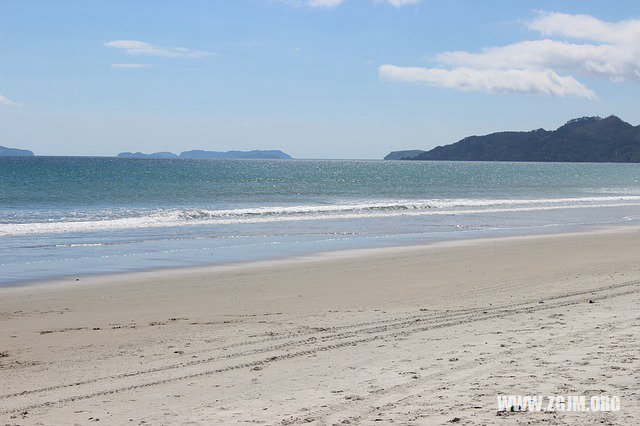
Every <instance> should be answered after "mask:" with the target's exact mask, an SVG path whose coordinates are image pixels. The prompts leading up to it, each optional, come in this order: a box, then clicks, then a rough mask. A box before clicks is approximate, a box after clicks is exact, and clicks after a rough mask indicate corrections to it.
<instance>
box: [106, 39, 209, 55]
mask: <svg viewBox="0 0 640 426" xmlns="http://www.w3.org/2000/svg"><path fill="white" fill-rule="evenodd" d="M104 45H105V46H108V47H114V48H116V49H121V50H122V51H123V52H124V53H126V54H127V55H132V56H163V57H171V58H175V57H185V58H203V57H205V56H212V55H215V53H212V52H204V51H202V50H192V49H187V48H185V47H160V46H155V45H153V44H150V43H146V42H144V41H138V40H113V41H109V42H106V43H105V44H104Z"/></svg>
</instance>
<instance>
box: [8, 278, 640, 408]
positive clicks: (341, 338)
mask: <svg viewBox="0 0 640 426" xmlns="http://www.w3.org/2000/svg"><path fill="white" fill-rule="evenodd" d="M626 288H630V289H626ZM625 289H626V290H625ZM611 290H624V291H618V292H614V293H611ZM603 292H607V293H608V294H604V295H601V296H599V297H598V293H603ZM637 292H640V284H639V282H638V281H634V282H627V283H620V284H614V285H609V286H605V287H599V288H596V289H589V290H584V291H577V292H570V293H565V294H564V295H558V296H553V297H551V298H549V299H540V300H538V301H537V302H528V303H519V304H512V305H505V306H501V307H497V308H488V309H482V308H477V309H474V310H472V311H470V312H462V313H456V314H454V315H449V316H448V317H447V316H446V314H443V315H442V316H441V317H439V318H435V319H434V317H433V315H429V319H431V321H429V320H428V319H427V318H422V319H421V318H419V317H421V316H419V315H418V316H414V317H410V318H412V319H409V320H407V319H402V320H401V321H396V322H390V323H388V324H383V325H378V326H373V327H368V328H357V327H358V325H353V326H352V327H356V328H354V329H353V330H351V331H346V332H342V333H336V334H330V335H328V336H325V337H322V338H317V337H312V338H307V339H303V340H299V341H295V342H287V343H284V344H281V345H274V346H269V347H266V348H257V349H255V350H252V351H246V352H239V353H234V354H229V355H224V356H220V357H211V358H208V359H204V360H198V361H193V362H191V363H180V364H176V365H170V366H162V367H157V368H155V369H150V370H146V371H137V372H132V373H124V374H121V375H115V376H109V377H108V378H101V379H92V380H88V381H85V382H81V383H79V384H70V385H60V386H53V387H48V388H42V389H36V390H31V391H23V392H19V393H14V394H8V395H5V396H3V399H4V400H11V399H12V398H18V397H25V396H33V395H34V394H36V393H42V392H47V391H52V390H57V389H61V388H71V387H78V386H82V385H86V384H95V383H96V382H98V381H100V380H107V379H109V380H123V379H131V378H133V377H136V376H139V375H142V374H151V373H158V372H166V371H168V370H179V369H185V368H188V367H193V366H199V365H204V364H207V363H210V362H214V361H219V360H224V359H232V358H238V357H243V356H250V355H258V354H269V353H273V352H276V354H274V355H271V356H268V357H265V358H260V359H257V360H254V361H247V362H241V363H238V364H233V365H229V366H226V367H221V368H214V369H208V370H204V371H197V372H193V373H189V374H181V375H178V376H175V377H169V378H164V379H157V380H151V381H148V382H146V383H136V384H132V385H128V386H119V387H114V388H111V389H105V390H100V391H95V392H90V393H80V394H78V395H72V396H68V397H64V398H58V399H55V398H52V400H49V401H42V402H37V403H31V404H27V405H22V406H20V407H15V408H11V409H8V410H4V411H2V414H9V413H14V412H18V411H25V410H30V409H35V408H42V407H48V406H52V405H59V404H64V403H69V402H74V401H78V400H84V399H90V398H95V397H99V396H105V395H112V394H117V393H121V392H127V391H134V390H138V389H143V388H148V387H151V386H158V385H164V384H168V383H172V382H176V381H180V380H188V379H195V378H199V377H205V376H208V375H212V374H219V373H223V372H229V371H233V370H238V369H243V368H252V367H257V366H264V365H267V364H270V363H273V362H277V361H282V360H287V359H292V358H299V357H303V356H308V355H312V354H315V353H319V352H326V351H332V350H336V349H340V348H344V347H348V346H355V345H358V344H363V343H368V342H372V341H375V340H380V339H383V338H397V337H404V336H408V335H411V334H415V333H419V332H423V331H429V330H435V329H439V328H443V327H451V326H456V325H460V324H466V323H470V322H475V321H483V320H488V319H494V318H503V317H507V316H510V315H517V314H523V313H531V312H536V311H540V310H548V309H554V308H558V307H563V306H569V305H573V304H577V303H584V302H585V301H584V300H583V299H580V298H579V297H580V296H584V295H586V294H590V295H591V297H590V298H591V299H597V300H604V299H608V298H611V297H619V296H622V295H626V294H631V293H637ZM576 297H578V300H563V299H572V298H576ZM548 300H554V301H555V302H554V303H540V302H546V301H548ZM425 316H426V315H425ZM415 317H418V318H415ZM422 317H424V316H422ZM456 317H459V318H456ZM363 334H364V335H367V336H366V337H359V336H362V335H363ZM336 340H337V341H338V342H336V343H330V344H324V345H323V343H328V342H332V341H336ZM308 345H315V346H314V347H312V348H309V349H303V350H299V351H294V352H285V353H279V354H278V353H277V351H280V350H283V349H286V348H296V347H300V346H302V347H305V346H308Z"/></svg>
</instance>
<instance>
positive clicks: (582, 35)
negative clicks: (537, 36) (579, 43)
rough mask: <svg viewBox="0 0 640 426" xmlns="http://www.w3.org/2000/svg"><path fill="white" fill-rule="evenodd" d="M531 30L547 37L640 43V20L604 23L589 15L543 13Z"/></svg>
mask: <svg viewBox="0 0 640 426" xmlns="http://www.w3.org/2000/svg"><path fill="white" fill-rule="evenodd" d="M528 27H529V29H531V30H535V31H538V32H540V33H541V34H542V35H545V36H553V35H556V36H564V37H568V38H574V39H583V40H592V41H597V42H603V43H612V44H633V43H638V42H640V20H638V19H630V20H626V21H620V22H613V23H612V22H604V21H601V20H599V19H597V18H594V17H593V16H589V15H568V14H566V13H541V14H540V15H539V16H538V18H537V19H535V20H534V21H532V22H530V23H529V24H528Z"/></svg>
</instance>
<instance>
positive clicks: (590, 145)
mask: <svg viewBox="0 0 640 426" xmlns="http://www.w3.org/2000/svg"><path fill="white" fill-rule="evenodd" d="M409 159H410V160H458V161H566V162H628V163H637V162H640V126H635V127H634V126H632V125H631V124H629V123H626V122H624V121H622V120H621V119H619V118H618V117H616V116H614V115H612V116H609V117H607V118H600V117H583V118H576V119H573V120H570V121H568V122H567V123H566V124H565V125H564V126H562V127H560V128H558V129H557V130H552V131H547V130H544V129H538V130H532V131H530V132H498V133H492V134H489V135H485V136H469V137H466V138H464V139H462V140H460V141H459V142H456V143H454V144H451V145H446V146H439V147H437V148H434V149H432V150H430V151H427V152H424V153H420V154H418V155H415V156H412V157H411V158H409Z"/></svg>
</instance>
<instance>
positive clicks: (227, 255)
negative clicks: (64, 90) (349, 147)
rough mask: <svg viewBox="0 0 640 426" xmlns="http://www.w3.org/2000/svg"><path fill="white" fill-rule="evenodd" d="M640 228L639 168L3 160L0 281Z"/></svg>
mask: <svg viewBox="0 0 640 426" xmlns="http://www.w3.org/2000/svg"><path fill="white" fill-rule="evenodd" d="M638 223H640V165H638V164H592V163H589V164H587V163H496V162H422V161H357V160H174V159H167V160H162V159H118V158H98V157H28V158H18V157H0V285H11V284H15V283H19V282H25V281H33V280H38V279H48V278H56V277H63V276H79V275H82V274H94V273H110V272H121V271H133V270H144V269H153V268H163V267H180V266H193V265H204V264H216V263H227V262H245V261H251V260H260V259H272V258H280V257H287V256H292V255H298V254H304V253H313V252H319V251H327V250H341V249H350V248H367V247H383V246H393V245H406V244H422V243H428V242H432V241H442V240H450V239H461V238H477V237H492V236H501V235H520V234H531V233H553V232H563V231H568V230H574V229H578V228H586V227H597V226H604V225H612V224H614V225H620V224H638Z"/></svg>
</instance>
